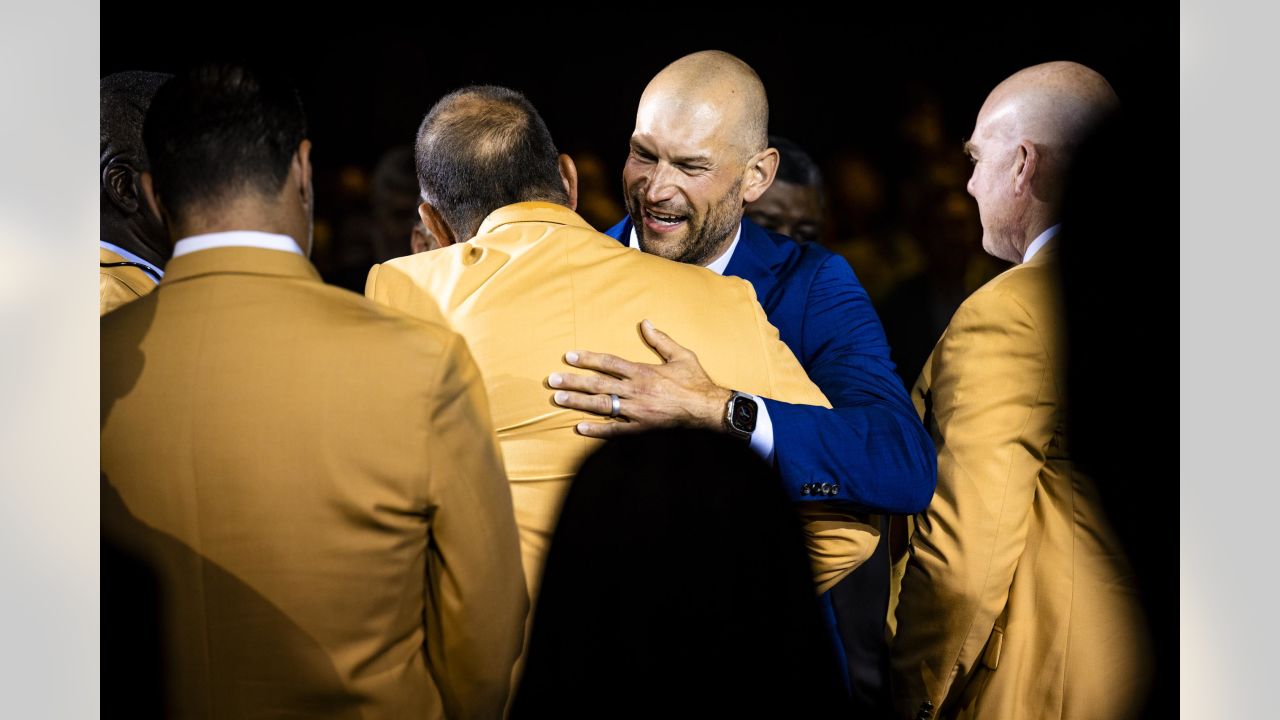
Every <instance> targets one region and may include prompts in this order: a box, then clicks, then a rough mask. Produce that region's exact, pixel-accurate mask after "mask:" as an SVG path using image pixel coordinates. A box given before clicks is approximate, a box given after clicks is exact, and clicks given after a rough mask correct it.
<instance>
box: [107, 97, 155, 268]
mask: <svg viewBox="0 0 1280 720" xmlns="http://www.w3.org/2000/svg"><path fill="white" fill-rule="evenodd" d="M170 77H172V76H170V75H166V74H163V73H153V72H122V73H115V74H113V75H108V76H107V77H104V78H102V83H101V86H100V90H101V105H100V111H99V116H98V128H99V146H98V147H99V169H100V173H99V179H100V183H101V190H102V192H101V203H100V206H99V207H100V214H101V225H100V235H101V239H102V240H106V241H107V242H110V243H113V244H115V245H117V246H119V247H122V248H125V249H126V250H130V251H132V252H135V253H140V254H145V255H148V256H150V257H152V259H153V260H155V261H160V260H162V259H163V258H164V257H165V256H166V255H165V249H166V247H167V245H168V240H167V238H166V236H165V232H164V226H163V225H162V224H161V223H160V220H159V218H157V217H155V214H154V213H152V212H150V211H149V210H148V208H147V204H146V201H145V200H143V198H142V187H141V181H140V177H141V175H142V173H144V172H147V171H148V170H150V169H151V164H150V162H149V161H148V159H147V153H146V151H145V150H144V149H143V146H142V124H143V120H144V119H145V118H146V115H147V108H148V107H150V105H151V99H152V98H153V97H154V96H155V94H156V90H158V89H159V88H160V86H161V85H163V84H164V83H165V81H167V80H168V79H169V78H170Z"/></svg>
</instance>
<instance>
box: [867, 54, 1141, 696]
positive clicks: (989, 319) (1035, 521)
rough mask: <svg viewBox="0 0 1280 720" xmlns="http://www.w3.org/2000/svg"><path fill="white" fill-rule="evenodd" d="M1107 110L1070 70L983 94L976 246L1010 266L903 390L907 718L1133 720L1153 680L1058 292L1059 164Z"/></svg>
mask: <svg viewBox="0 0 1280 720" xmlns="http://www.w3.org/2000/svg"><path fill="white" fill-rule="evenodd" d="M1116 104H1117V101H1116V96H1115V93H1114V91H1113V90H1112V89H1111V86H1110V85H1109V84H1108V83H1107V81H1106V80H1104V79H1103V77H1102V76H1101V75H1099V74H1098V73H1096V72H1094V71H1093V70H1091V69H1089V68H1087V67H1084V66H1083V65H1079V64H1076V63H1071V62H1052V63H1046V64H1043V65H1036V66H1034V67H1030V68H1027V69H1025V70H1022V71H1020V72H1018V73H1015V74H1014V75H1013V76H1011V77H1009V78H1008V79H1007V80H1005V81H1004V82H1002V83H1000V84H999V85H998V86H997V87H996V88H995V90H993V91H992V92H991V94H990V95H989V96H988V97H987V100H986V102H985V103H984V104H983V106H982V109H981V110H980V111H979V113H978V119H977V122H976V125H975V127H974V130H973V136H972V137H971V138H970V139H969V140H968V142H966V143H965V151H966V152H967V153H968V155H969V157H970V158H971V159H972V160H973V163H974V169H973V176H972V177H971V178H970V179H969V185H968V189H969V193H970V194H971V195H973V197H974V198H975V199H976V200H977V202H978V212H979V216H980V219H981V223H982V231H983V237H982V245H983V248H984V249H985V250H986V251H987V252H988V253H990V254H992V255H995V256H996V257H999V258H1003V259H1005V260H1008V261H1010V262H1013V263H1017V265H1016V266H1015V267H1014V268H1012V269H1010V270H1008V271H1006V272H1004V273H1003V274H1001V275H1000V276H998V277H996V278H995V279H994V280H992V281H991V282H989V283H987V284H986V285H985V286H983V287H982V288H981V289H979V290H978V291H977V292H975V293H974V294H973V295H972V296H970V298H969V299H968V300H966V301H965V302H964V304H963V305H961V306H960V309H959V310H957V311H956V314H955V316H954V317H953V318H952V320H951V323H950V325H948V327H947V329H946V331H945V332H944V333H943V335H942V339H941V340H939V341H938V345H937V347H936V348H935V349H934V351H933V355H932V356H931V357H930V358H929V361H928V362H927V363H926V364H925V367H924V371H923V372H922V373H921V375H920V379H919V380H918V381H917V382H916V385H915V389H914V390H913V392H912V395H913V400H914V401H915V405H916V409H917V411H918V412H919V413H920V415H921V417H922V418H923V419H924V421H925V425H926V427H928V428H929V430H930V431H931V433H932V435H933V438H934V443H935V444H936V446H937V448H938V487H937V491H936V492H935V494H934V497H933V501H932V503H931V504H930V505H929V507H928V509H926V510H925V511H924V512H923V513H921V514H919V515H917V516H916V517H915V518H914V529H913V532H912V534H911V535H910V542H909V545H908V546H907V547H906V548H905V551H906V552H905V554H902V553H898V555H899V557H898V562H897V563H895V569H896V570H897V572H895V578H894V581H895V582H894V589H895V591H896V592H895V595H896V598H897V603H896V617H894V618H892V619H891V621H890V625H891V633H892V634H893V641H892V650H891V657H892V660H891V684H892V686H893V695H894V702H895V705H896V707H897V710H898V712H899V714H900V716H902V717H912V718H928V717H932V716H933V714H934V713H935V712H937V713H938V715H939V716H941V717H995V718H1005V717H1023V718H1120V717H1130V716H1132V715H1133V714H1134V713H1135V712H1136V711H1137V709H1138V708H1137V704H1138V703H1139V702H1140V700H1141V698H1142V693H1143V690H1144V687H1145V685H1146V682H1147V678H1148V677H1149V674H1150V665H1149V661H1148V659H1147V654H1146V644H1147V639H1146V635H1145V622H1144V620H1143V618H1142V615H1141V611H1140V610H1139V608H1138V606H1137V603H1136V599H1135V588H1134V584H1133V577H1132V572H1131V571H1130V569H1129V567H1128V564H1127V562H1126V561H1125V559H1124V556H1123V552H1122V550H1121V546H1120V544H1119V543H1118V542H1117V540H1116V537H1115V535H1114V532H1113V531H1112V529H1111V528H1110V527H1109V525H1108V523H1107V518H1106V517H1105V514H1104V513H1103V511H1102V507H1101V503H1100V501H1099V498H1098V491H1097V488H1096V487H1095V486H1094V484H1093V482H1092V481H1091V479H1090V478H1088V477H1086V476H1085V475H1083V474H1082V473H1081V472H1080V470H1079V468H1077V467H1076V466H1075V465H1074V463H1073V462H1072V452H1071V443H1070V442H1069V439H1068V437H1067V434H1066V431H1065V428H1066V422H1065V420H1066V408H1065V399H1064V395H1063V385H1064V380H1065V369H1064V367H1063V365H1064V364H1063V360H1064V359H1065V352H1064V351H1063V349H1062V340H1061V337H1060V335H1061V330H1062V328H1063V320H1062V317H1061V312H1060V299H1059V288H1058V286H1057V282H1056V281H1057V278H1058V270H1057V258H1058V246H1059V244H1060V243H1061V242H1087V241H1088V239H1087V238H1080V237H1071V236H1070V233H1071V229H1070V228H1068V229H1067V232H1066V233H1063V235H1064V237H1065V238H1066V239H1064V240H1060V239H1059V238H1058V235H1059V229H1060V226H1059V203H1060V199H1061V197H1062V192H1063V183H1064V181H1065V179H1066V177H1067V170H1068V165H1069V164H1070V161H1071V157H1072V154H1073V152H1074V150H1075V148H1076V146H1077V145H1078V144H1079V143H1080V142H1081V141H1082V140H1083V139H1084V137H1085V134H1086V133H1087V132H1088V131H1089V129H1090V128H1091V127H1092V126H1093V125H1094V124H1095V123H1096V122H1097V121H1098V120H1099V119H1100V118H1101V117H1103V116H1104V115H1105V114H1106V113H1107V112H1109V111H1110V110H1112V109H1113V108H1114V107H1115V106H1116Z"/></svg>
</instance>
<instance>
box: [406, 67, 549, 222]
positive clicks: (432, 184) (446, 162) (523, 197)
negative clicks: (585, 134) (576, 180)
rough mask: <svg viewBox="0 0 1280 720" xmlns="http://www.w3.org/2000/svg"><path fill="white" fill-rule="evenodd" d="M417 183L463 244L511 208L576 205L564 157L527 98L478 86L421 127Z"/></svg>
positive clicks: (442, 104) (442, 105) (444, 104)
mask: <svg viewBox="0 0 1280 720" xmlns="http://www.w3.org/2000/svg"><path fill="white" fill-rule="evenodd" d="M415 155H416V158H417V165H418V183H419V185H420V186H421V190H422V197H423V199H424V200H426V201H427V202H428V203H430V204H431V205H432V206H433V207H434V208H435V209H436V211H437V212H439V213H440V215H441V217H442V218H443V219H444V222H445V223H446V224H448V226H449V228H450V229H451V230H452V231H453V233H454V235H455V236H456V237H457V238H458V240H465V239H467V238H470V237H473V236H474V235H475V234H476V231H477V230H478V229H479V227H480V223H481V222H482V221H483V220H484V218H485V216H487V215H488V214H489V213H491V212H493V211H494V210H497V209H498V208H500V207H503V206H505V205H510V204H512V203H517V202H528V201H533V200H541V201H545V202H552V203H558V204H561V205H568V204H569V196H568V193H567V192H566V191H565V187H564V183H563V181H562V179H561V176H560V169H559V152H558V151H557V150H556V146H555V143H554V142H553V141H552V140H551V133H550V132H549V131H548V130H547V126H546V123H544V122H543V121H542V117H541V116H540V115H539V114H538V111H537V110H536V109H535V108H534V107H533V105H532V104H531V103H530V102H529V100H528V99H527V98H525V97H524V95H522V94H520V93H519V92H516V91H515V90H510V89H508V88H504V87H498V86H494V85H478V86H472V87H465V88H462V89H461V90H457V91H455V92H452V93H450V94H449V95H446V96H445V97H444V98H442V99H441V100H440V101H439V102H437V103H436V104H435V106H434V107H432V108H431V111H430V112H429V113H427V116H426V118H424V119H423V121H422V125H421V127H419V129H418V142H417V148H416V153H415Z"/></svg>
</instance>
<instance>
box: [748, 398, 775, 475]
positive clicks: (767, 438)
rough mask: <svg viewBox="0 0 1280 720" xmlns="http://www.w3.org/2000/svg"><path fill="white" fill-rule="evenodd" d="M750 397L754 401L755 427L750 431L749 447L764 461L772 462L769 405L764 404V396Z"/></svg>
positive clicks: (771, 426)
mask: <svg viewBox="0 0 1280 720" xmlns="http://www.w3.org/2000/svg"><path fill="white" fill-rule="evenodd" d="M751 397H753V398H755V401H756V429H755V430H754V431H753V432H752V433H751V449H752V450H755V451H756V454H757V455H759V456H760V457H762V458H764V461H765V462H767V463H773V421H772V420H770V419H769V406H768V405H765V404H764V398H760V397H756V396H755V395H752V396H751Z"/></svg>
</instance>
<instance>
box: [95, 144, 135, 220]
mask: <svg viewBox="0 0 1280 720" xmlns="http://www.w3.org/2000/svg"><path fill="white" fill-rule="evenodd" d="M139 174H140V173H138V171H137V170H136V169H134V167H133V163H132V162H130V161H129V159H128V158H126V157H123V156H116V157H115V158H112V159H111V161H110V162H108V163H107V166H106V167H104V168H102V189H103V191H105V192H106V193H107V198H108V199H109V200H111V204H112V205H115V206H116V207H118V208H120V211H121V212H123V213H124V214H125V215H132V214H134V213H136V212H138V208H139V207H140V206H141V204H142V202H143V200H142V198H140V197H138V195H139V193H140V188H139V181H138V175H139Z"/></svg>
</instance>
